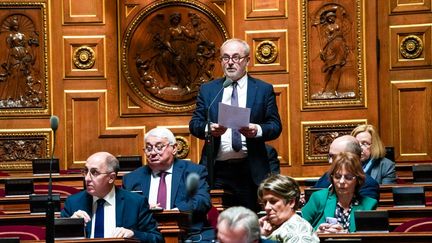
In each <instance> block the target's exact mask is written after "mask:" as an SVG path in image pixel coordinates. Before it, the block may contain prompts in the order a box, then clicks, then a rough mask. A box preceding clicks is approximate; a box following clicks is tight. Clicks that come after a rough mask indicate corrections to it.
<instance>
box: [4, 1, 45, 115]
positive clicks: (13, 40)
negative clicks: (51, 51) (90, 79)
mask: <svg viewBox="0 0 432 243" xmlns="http://www.w3.org/2000/svg"><path fill="white" fill-rule="evenodd" d="M46 31H47V13H46V5H45V3H29V2H16V3H10V2H9V3H5V2H1V3H0V114H1V115H6V116H24V115H25V116H28V115H31V114H36V115H38V114H39V115H40V114H47V109H48V107H49V106H48V103H49V95H48V68H47V66H48V50H47V33H46Z"/></svg>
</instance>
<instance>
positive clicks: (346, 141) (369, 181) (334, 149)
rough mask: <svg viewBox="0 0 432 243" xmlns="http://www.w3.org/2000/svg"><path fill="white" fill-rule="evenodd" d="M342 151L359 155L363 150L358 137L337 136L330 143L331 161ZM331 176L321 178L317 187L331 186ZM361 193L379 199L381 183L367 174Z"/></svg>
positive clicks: (325, 175) (316, 184) (326, 174)
mask: <svg viewBox="0 0 432 243" xmlns="http://www.w3.org/2000/svg"><path fill="white" fill-rule="evenodd" d="M342 152H351V153H354V154H357V155H358V156H359V157H360V155H361V152H362V148H361V147H360V144H359V142H358V141H357V139H356V138H355V137H353V136H351V135H344V136H341V137H338V138H336V139H335V140H333V142H332V143H331V144H330V149H329V163H331V162H332V160H333V159H332V157H333V156H335V155H337V154H339V153H342ZM330 184H331V183H330V178H329V176H328V173H325V174H324V175H322V176H321V178H319V180H318V181H317V182H316V183H315V186H314V187H316V188H327V187H329V186H330ZM359 193H360V195H362V196H363V197H371V198H373V199H376V200H378V201H379V184H378V182H376V181H375V180H374V179H373V178H372V177H371V176H370V175H368V174H366V179H365V182H364V183H363V185H362V186H361V187H360V190H359Z"/></svg>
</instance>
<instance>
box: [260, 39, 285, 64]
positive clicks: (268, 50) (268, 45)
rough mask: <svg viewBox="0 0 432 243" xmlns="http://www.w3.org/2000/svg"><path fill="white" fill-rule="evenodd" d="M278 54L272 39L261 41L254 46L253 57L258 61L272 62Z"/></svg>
mask: <svg viewBox="0 0 432 243" xmlns="http://www.w3.org/2000/svg"><path fill="white" fill-rule="evenodd" d="M278 54H279V53H278V48H277V46H276V44H275V43H274V42H273V41H269V40H266V41H261V42H260V43H259V44H258V45H257V47H256V48H255V57H256V59H257V60H258V61H259V62H260V63H264V64H270V63H273V62H274V61H275V60H276V58H277V56H278Z"/></svg>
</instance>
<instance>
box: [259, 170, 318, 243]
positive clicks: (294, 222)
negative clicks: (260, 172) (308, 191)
mask: <svg viewBox="0 0 432 243" xmlns="http://www.w3.org/2000/svg"><path fill="white" fill-rule="evenodd" d="M258 198H259V200H260V202H261V204H262V205H263V209H264V210H265V212H266V216H264V217H262V218H260V219H259V223H260V228H261V236H263V237H264V238H266V239H271V240H276V241H277V242H319V238H318V236H317V235H316V234H315V233H314V231H313V229H312V226H311V225H310V224H309V223H308V222H307V221H306V220H304V219H303V218H302V217H300V216H299V215H297V214H296V209H297V208H298V205H299V199H300V188H299V185H298V184H297V182H296V181H295V180H294V179H292V178H291V177H288V176H284V175H277V174H275V175H271V176H270V177H269V178H267V179H265V180H264V181H263V182H262V183H261V184H260V186H259V188H258Z"/></svg>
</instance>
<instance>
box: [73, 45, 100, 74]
mask: <svg viewBox="0 0 432 243" xmlns="http://www.w3.org/2000/svg"><path fill="white" fill-rule="evenodd" d="M95 61H96V55H95V51H94V50H93V49H92V48H91V47H88V46H80V47H78V48H77V49H76V50H75V51H74V53H73V63H74V64H75V66H76V67H77V68H79V69H90V68H92V67H93V65H94V63H95Z"/></svg>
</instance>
